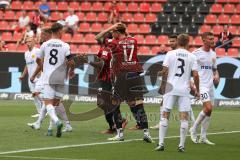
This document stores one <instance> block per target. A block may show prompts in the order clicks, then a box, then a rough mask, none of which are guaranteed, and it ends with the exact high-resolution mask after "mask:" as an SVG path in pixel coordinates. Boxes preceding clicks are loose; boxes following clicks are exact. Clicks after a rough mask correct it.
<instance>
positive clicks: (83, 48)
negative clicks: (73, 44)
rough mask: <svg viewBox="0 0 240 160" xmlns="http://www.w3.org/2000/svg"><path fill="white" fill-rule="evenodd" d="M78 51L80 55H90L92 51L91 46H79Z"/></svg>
mask: <svg viewBox="0 0 240 160" xmlns="http://www.w3.org/2000/svg"><path fill="white" fill-rule="evenodd" d="M78 51H79V53H89V52H90V49H89V46H88V45H85V44H84V45H79V46H78Z"/></svg>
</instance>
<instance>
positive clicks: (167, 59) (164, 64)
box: [163, 52, 170, 67]
mask: <svg viewBox="0 0 240 160" xmlns="http://www.w3.org/2000/svg"><path fill="white" fill-rule="evenodd" d="M169 64H170V54H169V52H168V53H167V54H166V56H165V58H164V61H163V66H165V67H169Z"/></svg>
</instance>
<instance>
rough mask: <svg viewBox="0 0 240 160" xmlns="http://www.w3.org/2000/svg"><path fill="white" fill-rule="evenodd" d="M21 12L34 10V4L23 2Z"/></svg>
mask: <svg viewBox="0 0 240 160" xmlns="http://www.w3.org/2000/svg"><path fill="white" fill-rule="evenodd" d="M22 9H23V10H34V9H35V7H34V3H33V2H32V1H24V2H23V5H22Z"/></svg>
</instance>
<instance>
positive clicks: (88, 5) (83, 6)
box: [80, 1, 91, 11]
mask: <svg viewBox="0 0 240 160" xmlns="http://www.w3.org/2000/svg"><path fill="white" fill-rule="evenodd" d="M80 8H81V11H90V10H91V3H90V2H87V1H85V2H83V3H81V6H80Z"/></svg>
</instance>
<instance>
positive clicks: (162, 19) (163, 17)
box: [157, 13, 168, 25]
mask: <svg viewBox="0 0 240 160" xmlns="http://www.w3.org/2000/svg"><path fill="white" fill-rule="evenodd" d="M157 21H158V22H159V23H160V24H161V25H162V24H166V23H167V22H168V16H167V14H164V13H160V14H158V20H157Z"/></svg>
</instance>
